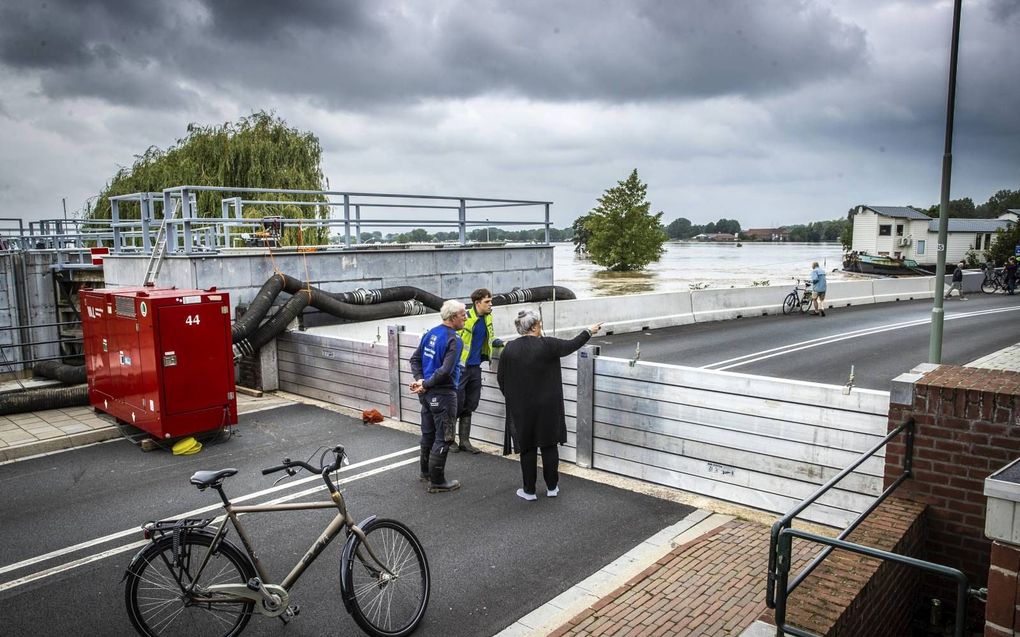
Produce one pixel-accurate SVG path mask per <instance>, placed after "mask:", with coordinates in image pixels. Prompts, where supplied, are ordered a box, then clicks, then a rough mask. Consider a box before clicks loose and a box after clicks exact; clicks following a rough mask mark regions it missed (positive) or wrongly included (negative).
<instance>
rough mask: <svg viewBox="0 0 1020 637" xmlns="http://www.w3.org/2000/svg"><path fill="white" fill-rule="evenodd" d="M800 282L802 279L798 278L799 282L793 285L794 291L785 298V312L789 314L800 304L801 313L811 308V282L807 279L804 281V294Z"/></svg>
mask: <svg viewBox="0 0 1020 637" xmlns="http://www.w3.org/2000/svg"><path fill="white" fill-rule="evenodd" d="M800 284H801V280H800V279H797V284H796V285H794V286H793V291H792V292H790V293H789V294H787V295H786V298H785V299H783V314H789V313H790V312H792V311H793V310H794V309H796V308H797V307H798V306H799V307H800V312H801V314H803V313H804V312H807V311H808V310H809V309H811V284H810V283H808V282H807V281H805V282H804V290H803V296H801V288H800Z"/></svg>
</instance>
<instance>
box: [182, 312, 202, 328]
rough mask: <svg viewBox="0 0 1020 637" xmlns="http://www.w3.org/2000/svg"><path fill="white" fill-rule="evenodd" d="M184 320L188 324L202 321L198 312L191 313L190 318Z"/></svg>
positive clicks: (197, 323)
mask: <svg viewBox="0 0 1020 637" xmlns="http://www.w3.org/2000/svg"><path fill="white" fill-rule="evenodd" d="M184 322H185V323H187V324H188V325H199V324H200V323H201V322H202V321H201V320H200V319H199V316H198V314H189V315H188V318H186V319H184Z"/></svg>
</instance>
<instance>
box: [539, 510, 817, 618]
mask: <svg viewBox="0 0 1020 637" xmlns="http://www.w3.org/2000/svg"><path fill="white" fill-rule="evenodd" d="M795 546H796V545H795ZM768 548H769V527H767V526H764V525H762V524H756V523H753V522H745V521H742V520H733V521H731V522H727V523H726V524H723V525H721V526H719V527H717V528H716V529H714V530H712V531H709V532H708V533H706V534H704V535H702V536H701V537H699V538H696V539H694V540H692V541H690V542H687V543H686V544H683V545H681V546H678V547H676V548H675V549H673V550H672V551H670V552H669V553H668V554H667V555H665V556H664V557H662V558H661V559H659V560H658V561H657V562H655V563H654V564H652V565H651V566H649V567H648V568H646V569H645V570H644V571H643V572H641V573H640V574H638V575H636V576H635V577H633V578H631V579H630V580H629V581H628V582H627V583H626V584H624V585H623V586H621V587H619V588H618V589H616V590H615V591H613V592H612V593H610V594H609V595H607V596H605V597H603V598H602V599H601V600H599V601H598V602H596V603H595V604H592V605H591V606H590V607H589V608H588V609H587V610H585V611H583V612H582V613H580V614H578V615H577V616H575V617H574V618H573V619H571V620H570V621H569V622H568V623H566V624H565V625H563V626H561V627H560V628H559V629H557V630H555V631H553V632H552V633H551V637H567V636H571V637H574V636H581V635H592V636H594V635H599V636H605V637H617V636H618V637H623V636H627V637H653V636H658V635H691V636H693V635H711V636H712V637H717V636H723V635H739V634H740V633H741V632H742V631H743V630H744V629H745V628H747V627H748V626H750V625H751V624H752V623H753V622H754V621H755V619H757V618H758V616H760V615H761V614H762V612H764V611H765V574H766V572H767V570H768ZM810 548H811V547H809V546H807V544H806V543H804V549H808V550H810ZM799 553H800V554H799V555H795V568H796V567H799V566H800V565H801V564H803V563H804V561H805V560H806V557H805V553H804V550H801V551H800V552H799Z"/></svg>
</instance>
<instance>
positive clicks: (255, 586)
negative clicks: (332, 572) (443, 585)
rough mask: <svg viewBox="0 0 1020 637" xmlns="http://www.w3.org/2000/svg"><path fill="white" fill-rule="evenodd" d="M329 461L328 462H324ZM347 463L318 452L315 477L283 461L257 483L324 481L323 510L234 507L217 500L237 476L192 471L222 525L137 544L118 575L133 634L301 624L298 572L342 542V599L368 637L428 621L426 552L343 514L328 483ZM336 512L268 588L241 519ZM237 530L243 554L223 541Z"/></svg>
mask: <svg viewBox="0 0 1020 637" xmlns="http://www.w3.org/2000/svg"><path fill="white" fill-rule="evenodd" d="M330 453H332V455H333V457H332V459H331V460H328V461H327V456H328V455H329V454H330ZM346 463H347V456H346V453H345V452H344V448H343V447H342V446H339V445H338V446H336V447H333V448H332V449H329V450H327V451H325V452H323V454H322V456H321V457H320V458H319V467H318V468H316V467H313V466H312V465H310V464H308V463H307V462H302V461H299V460H291V459H289V458H285V459H284V460H283V462H282V463H281V464H280V465H279V466H275V467H270V468H268V469H263V470H262V475H268V474H270V473H275V472H279V471H285V472H286V473H287V474H288V475H290V476H293V475H295V474H296V473H297V472H298V470H300V469H305V470H307V471H310V472H312V473H315V474H319V475H321V476H322V479H323V481H324V482H325V483H326V488H327V489H328V490H329V494H330V499H331V501H330V502H308V503H283V504H262V505H252V506H237V505H234V504H231V502H230V500H229V499H228V498H227V496H226V494H224V492H223V481H224V480H225V479H226V478H228V477H230V476H232V475H234V474H236V473H237V469H222V470H219V471H199V472H197V473H195V475H193V476H192V477H191V484H193V485H195V486H196V487H198V489H199V490H200V491H205V490H206V489H208V488H212V489H213V490H214V491H216V493H218V494H219V496H220V499H221V500H222V501H223V509H224V511H225V512H226V516H225V517H224V518H222V522H221V523H220V526H219V528H216V527H215V526H214V525H213V522H214V520H197V519H185V520H167V521H162V522H148V523H146V524H145V525H144V526H143V527H142V529H143V535H144V536H145V538H146V539H149V540H151V542H150V543H149V544H148V545H147V546H145V548H143V549H142V550H141V551H139V552H138V554H137V555H135V557H134V559H132V560H131V565H130V566H129V567H128V569H127V572H126V573H125V580H126V586H125V602H126V604H127V610H128V616H129V617H130V619H131V623H132V625H134V627H135V629H137V630H138V632H139V633H140V634H142V635H146V636H148V637H154V636H156V635H179V636H181V637H185V636H187V637H199V636H213V635H223V636H234V635H238V634H240V633H241V631H243V630H244V628H245V626H247V624H248V622H249V620H250V619H251V617H252V615H254V614H259V615H263V616H266V617H279V618H280V619H281V620H283V621H284V623H287V622H289V621H290V620H291V619H292V618H293V617H294V616H296V615H297V614H298V607H297V606H294V605H292V604H291V599H290V590H291V589H292V588H293V586H294V584H296V583H297V581H298V579H299V578H300V577H301V574H302V573H304V571H305V569H306V568H307V567H308V566H309V565H310V564H311V563H312V562H314V561H315V559H316V558H317V557H318V556H319V555H320V554H321V553H322V551H323V549H325V548H326V546H328V545H329V543H330V542H331V541H332V540H333V539H334V538H335V537H336V536H337V535H339V534H340V533H341V531H342V532H344V533H345V535H346V538H347V541H346V543H345V544H344V547H343V551H342V553H341V559H340V594H341V598H342V599H343V603H344V606H345V607H346V609H347V612H348V613H350V614H351V615H352V616H353V618H354V621H355V622H357V624H358V626H360V627H361V628H362V629H363V630H364V631H365V632H366V633H368V634H369V635H372V636H373V637H403V636H405V635H409V634H411V633H412V632H414V630H415V629H416V628H417V627H418V624H419V623H420V622H421V620H422V618H423V617H424V616H425V608H426V606H427V605H428V601H429V592H430V589H431V586H432V581H431V578H430V576H429V565H428V561H427V560H426V558H425V551H424V549H423V548H422V545H421V543H420V542H419V541H418V538H417V537H416V536H415V535H414V533H413V532H412V531H411V529H409V528H408V527H407V526H405V525H404V524H402V523H401V522H398V521H396V520H388V519H382V518H376V517H375V516H370V517H368V518H366V519H365V520H363V521H362V522H361V523H360V524H355V523H354V518H352V517H351V515H350V513H349V512H348V511H347V506H346V504H345V502H344V497H343V495H342V494H341V493H340V488H339V485H338V482H337V481H336V480H335V479H334V477H331V474H333V473H335V472H337V471H339V469H340V467H341V465H343V464H346ZM326 508H336V509H337V514H336V517H335V518H333V520H332V521H331V522H330V523H329V524H328V526H327V527H326V529H325V530H324V531H323V532H322V533H321V534H320V535H319V537H318V539H317V540H316V541H315V543H314V544H313V545H312V546H311V548H309V549H308V551H307V552H306V553H305V554H304V556H302V557H301V559H300V560H299V561H298V563H297V564H296V565H295V566H294V568H293V569H292V570H291V571H290V574H288V575H287V576H286V577H285V578H283V581H281V582H280V583H278V584H273V583H271V582H270V579H269V577H268V575H267V574H266V570H265V568H264V567H263V565H262V563H261V562H260V561H259V558H258V554H257V553H256V551H255V548H254V546H253V545H252V542H251V539H250V538H249V536H248V533H247V532H246V531H245V529H244V527H243V526H242V525H241V522H240V520H239V519H238V515H239V514H241V513H259V512H266V511H302V510H310V509H326ZM228 520H229V521H230V523H231V524H232V525H233V527H234V528H235V529H236V530H237V534H238V536H239V537H240V538H241V543H242V545H243V547H244V548H243V550H242V549H241V548H238V547H237V546H236V545H235V544H233V543H231V542H229V541H228V540H226V539H225V536H226V532H227V528H228V527H227V521H228Z"/></svg>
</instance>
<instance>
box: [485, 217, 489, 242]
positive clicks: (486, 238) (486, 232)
mask: <svg viewBox="0 0 1020 637" xmlns="http://www.w3.org/2000/svg"><path fill="white" fill-rule="evenodd" d="M488 223H489V219H488V217H486V219H485V224H486V225H485V243H488V242H489V226H488Z"/></svg>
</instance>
